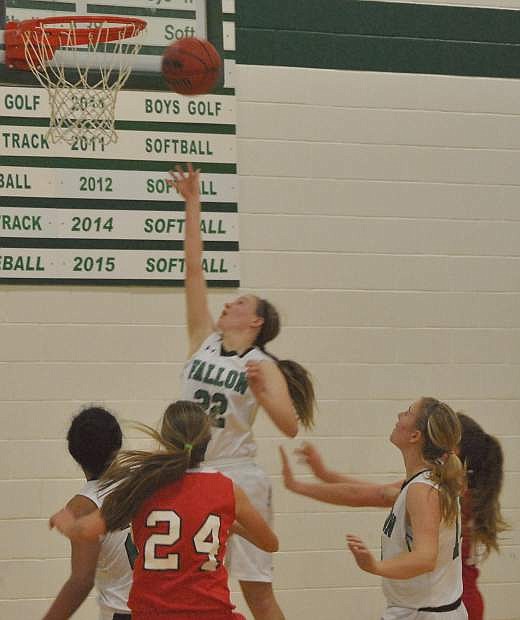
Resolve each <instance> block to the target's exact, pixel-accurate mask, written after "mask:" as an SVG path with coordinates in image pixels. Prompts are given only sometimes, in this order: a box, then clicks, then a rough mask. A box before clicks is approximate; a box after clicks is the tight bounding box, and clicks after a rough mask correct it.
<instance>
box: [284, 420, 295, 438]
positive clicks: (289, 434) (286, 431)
mask: <svg viewBox="0 0 520 620" xmlns="http://www.w3.org/2000/svg"><path fill="white" fill-rule="evenodd" d="M284 434H285V436H286V437H289V438H290V439H294V438H295V437H296V435H297V434H298V423H297V422H295V423H294V424H291V426H288V427H287V428H286V429H284Z"/></svg>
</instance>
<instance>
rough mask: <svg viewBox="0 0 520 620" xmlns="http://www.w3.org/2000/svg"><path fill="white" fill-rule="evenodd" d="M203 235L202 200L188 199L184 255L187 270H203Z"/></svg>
mask: <svg viewBox="0 0 520 620" xmlns="http://www.w3.org/2000/svg"><path fill="white" fill-rule="evenodd" d="M202 248H203V246H202V236H201V233H200V202H199V200H198V199H197V198H190V199H189V200H187V201H186V222H185V235H184V257H185V260H186V272H187V273H189V272H190V271H193V272H195V273H198V272H199V271H200V272H202V267H201V258H202Z"/></svg>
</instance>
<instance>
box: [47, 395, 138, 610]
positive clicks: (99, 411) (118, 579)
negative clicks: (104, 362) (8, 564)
mask: <svg viewBox="0 0 520 620" xmlns="http://www.w3.org/2000/svg"><path fill="white" fill-rule="evenodd" d="M67 441H68V447H69V452H70V454H71V455H72V457H73V458H74V460H75V461H76V462H77V463H78V464H79V465H80V466H81V468H82V469H83V472H84V474H85V477H86V479H87V482H86V484H85V485H84V486H83V488H82V489H81V490H80V491H79V493H78V494H77V495H75V496H74V497H73V498H72V499H71V500H70V501H69V502H68V504H67V508H68V509H69V511H70V512H71V513H72V514H73V515H74V516H75V517H77V518H79V517H83V516H85V515H88V514H91V513H93V512H95V511H96V510H97V509H98V508H100V506H101V504H102V496H100V493H99V482H98V478H99V477H101V475H102V474H103V472H104V471H105V470H106V468H107V467H108V466H109V465H110V463H111V461H112V459H113V458H114V456H115V454H116V453H117V452H118V450H119V449H120V448H121V443H122V433H121V428H120V426H119V423H118V422H117V420H116V418H115V417H114V416H113V415H112V414H111V413H110V412H108V411H106V409H103V408H101V407H89V408H86V409H83V410H82V411H81V412H80V413H79V414H78V415H77V416H76V417H75V418H74V419H73V420H72V423H71V425H70V428H69V431H68V434H67ZM104 495H106V492H105V493H104ZM134 549H135V548H134V546H133V543H132V542H131V538H130V530H129V529H128V528H127V529H126V530H120V531H117V532H110V533H109V534H107V535H106V536H105V537H104V539H103V540H102V541H101V542H98V541H97V540H96V541H73V542H71V574H70V576H69V578H68V580H67V581H66V582H65V584H64V585H63V587H62V589H61V590H60V592H59V593H58V595H57V597H56V599H55V600H54V602H53V604H52V605H51V607H50V608H49V610H48V611H47V613H46V614H45V616H44V618H43V620H67V619H68V618H70V617H71V616H72V615H73V613H74V612H75V611H76V609H77V608H78V607H79V606H80V605H81V604H82V603H83V601H84V600H85V599H86V598H87V596H88V594H89V592H90V591H91V590H92V588H93V586H94V585H95V586H96V590H97V591H98V603H99V620H130V610H129V609H128V605H127V601H128V594H129V591H130V586H131V584H132V567H131V563H132V560H133V557H132V554H133V553H134Z"/></svg>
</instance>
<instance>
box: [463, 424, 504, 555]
mask: <svg viewBox="0 0 520 620" xmlns="http://www.w3.org/2000/svg"><path fill="white" fill-rule="evenodd" d="M458 416H459V420H460V423H461V425H462V440H461V442H460V458H461V460H462V462H463V463H464V465H465V467H466V471H467V486H468V490H469V493H467V494H466V495H465V497H464V508H465V509H466V510H467V511H468V513H469V514H468V517H469V518H470V519H471V523H472V524H471V528H468V534H469V536H471V538H472V540H473V542H475V543H477V544H481V545H482V546H483V547H484V550H485V551H484V557H485V556H487V555H489V553H490V552H491V551H492V550H495V551H498V534H499V533H501V532H504V531H505V530H507V529H509V526H508V524H507V523H506V521H505V520H504V518H503V517H502V513H501V511H500V501H499V496H500V491H501V489H502V480H503V476H504V455H503V453H502V447H501V446H500V443H499V441H498V439H496V437H493V436H492V435H488V434H487V433H486V432H485V431H484V429H483V428H482V427H481V426H480V425H479V424H477V422H475V420H473V419H472V418H470V417H469V416H467V415H465V414H463V413H459V414H458Z"/></svg>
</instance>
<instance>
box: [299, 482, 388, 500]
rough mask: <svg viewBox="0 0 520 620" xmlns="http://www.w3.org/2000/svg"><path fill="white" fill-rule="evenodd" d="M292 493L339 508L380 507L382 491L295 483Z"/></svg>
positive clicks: (351, 485) (344, 484)
mask: <svg viewBox="0 0 520 620" xmlns="http://www.w3.org/2000/svg"><path fill="white" fill-rule="evenodd" d="M290 490H291V491H294V492H295V493H298V494H299V495H305V496H306V497H312V498H313V499H316V500H318V501H320V502H325V503H327V504H336V505H338V506H380V505H381V503H382V494H381V493H382V491H381V487H380V485H372V486H371V487H370V488H367V487H366V485H359V484H350V483H345V482H300V481H294V483H293V485H291V487H290Z"/></svg>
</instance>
